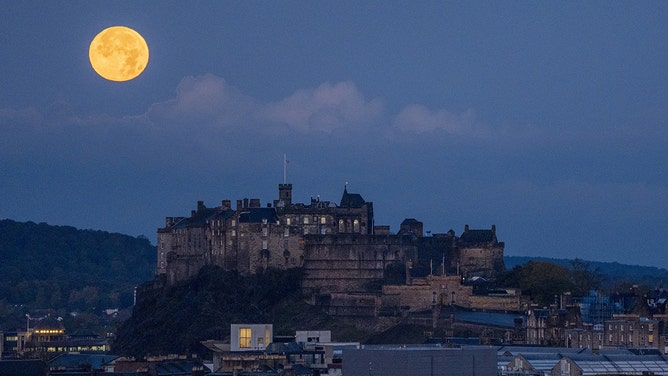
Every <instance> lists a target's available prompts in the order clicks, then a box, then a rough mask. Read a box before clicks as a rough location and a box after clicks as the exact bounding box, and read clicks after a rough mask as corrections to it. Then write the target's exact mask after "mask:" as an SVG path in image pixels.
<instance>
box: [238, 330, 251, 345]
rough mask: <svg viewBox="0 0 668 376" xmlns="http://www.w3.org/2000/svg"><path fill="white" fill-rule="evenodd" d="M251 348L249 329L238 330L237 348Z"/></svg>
mask: <svg viewBox="0 0 668 376" xmlns="http://www.w3.org/2000/svg"><path fill="white" fill-rule="evenodd" d="M250 347H251V328H239V348H241V349H249V348H250Z"/></svg>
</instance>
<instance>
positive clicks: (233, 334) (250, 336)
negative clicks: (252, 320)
mask: <svg viewBox="0 0 668 376" xmlns="http://www.w3.org/2000/svg"><path fill="white" fill-rule="evenodd" d="M273 338H274V326H273V325H272V324H231V326H230V351H258V350H259V351H263V350H264V349H265V348H266V347H267V345H268V344H269V343H271V342H272V341H273Z"/></svg>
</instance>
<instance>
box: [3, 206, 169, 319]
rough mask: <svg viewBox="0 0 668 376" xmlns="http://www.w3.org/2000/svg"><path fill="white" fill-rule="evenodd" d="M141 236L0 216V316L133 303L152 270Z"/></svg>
mask: <svg viewBox="0 0 668 376" xmlns="http://www.w3.org/2000/svg"><path fill="white" fill-rule="evenodd" d="M155 260H156V254H155V247H154V246H153V245H151V243H150V242H149V240H148V239H146V238H145V237H131V236H127V235H122V234H115V233H108V232H104V231H92V230H78V229H76V228H74V227H70V226H50V225H48V224H46V223H39V224H38V223H34V222H15V221H12V220H8V219H5V220H1V221H0V320H2V319H3V318H6V316H7V315H9V314H10V313H11V312H13V311H15V310H16V309H15V308H16V307H21V309H22V310H29V309H33V310H34V309H48V310H52V311H56V312H58V311H63V312H71V311H79V312H90V311H92V310H95V309H98V310H99V309H104V308H124V307H129V306H131V305H132V303H133V293H134V287H135V286H136V285H138V284H140V283H143V282H144V281H147V280H150V279H152V278H153V276H154V271H155V262H156V261H155Z"/></svg>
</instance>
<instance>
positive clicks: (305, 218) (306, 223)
mask: <svg viewBox="0 0 668 376" xmlns="http://www.w3.org/2000/svg"><path fill="white" fill-rule="evenodd" d="M308 218H309V217H308V216H304V224H305V225H308V222H309V220H308Z"/></svg>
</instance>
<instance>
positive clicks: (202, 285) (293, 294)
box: [112, 266, 368, 357]
mask: <svg viewBox="0 0 668 376" xmlns="http://www.w3.org/2000/svg"><path fill="white" fill-rule="evenodd" d="M300 280H301V270H299V269H291V270H288V271H284V270H272V269H270V270H267V271H265V272H264V273H259V274H255V275H252V276H241V275H239V274H238V273H236V272H230V271H223V270H222V269H220V268H219V267H215V266H208V267H204V268H202V269H201V270H200V272H199V274H198V275H197V276H195V277H193V278H191V279H189V280H187V281H184V282H182V283H179V284H177V285H175V286H170V287H165V288H162V289H156V290H153V291H149V292H147V293H145V296H142V297H141V299H140V300H139V301H138V303H137V305H136V306H135V309H134V312H133V314H132V317H131V318H130V319H128V320H126V321H125V322H124V323H123V325H122V326H121V327H120V328H119V330H118V333H117V336H118V338H117V340H116V341H115V343H114V346H113V349H112V351H114V352H115V353H117V354H123V355H132V356H136V357H141V356H144V355H147V354H150V355H160V354H162V355H165V354H191V353H197V352H199V351H202V350H204V348H203V347H202V346H201V345H200V341H203V340H207V339H217V340H224V339H228V338H229V335H230V324H232V323H271V324H273V325H274V334H280V335H294V332H295V331H296V330H307V329H313V328H318V329H329V330H332V332H333V334H334V333H336V334H339V335H344V336H346V338H350V337H353V338H356V339H357V340H360V339H362V337H363V336H364V335H365V333H362V332H360V331H357V330H354V329H352V328H351V327H350V326H349V325H346V324H343V323H339V322H336V321H335V320H333V319H332V318H331V317H329V316H327V315H325V314H324V313H322V312H321V311H320V310H319V309H318V308H316V307H313V306H309V305H308V304H306V303H305V302H304V301H303V300H302V299H301V296H300ZM367 335H368V334H367Z"/></svg>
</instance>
